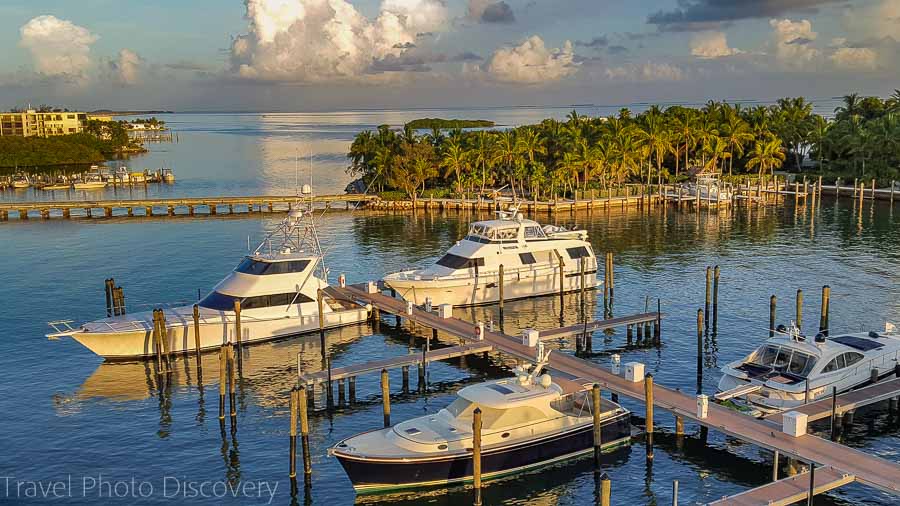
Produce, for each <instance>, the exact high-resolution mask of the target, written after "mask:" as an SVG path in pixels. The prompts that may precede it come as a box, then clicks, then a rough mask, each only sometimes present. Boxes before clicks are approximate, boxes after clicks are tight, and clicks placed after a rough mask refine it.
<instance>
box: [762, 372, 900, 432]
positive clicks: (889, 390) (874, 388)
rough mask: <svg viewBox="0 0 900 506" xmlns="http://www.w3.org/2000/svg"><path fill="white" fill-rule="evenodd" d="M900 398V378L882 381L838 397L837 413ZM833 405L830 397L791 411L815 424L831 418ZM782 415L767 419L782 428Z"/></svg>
mask: <svg viewBox="0 0 900 506" xmlns="http://www.w3.org/2000/svg"><path fill="white" fill-rule="evenodd" d="M898 396H900V378H897V379H891V380H887V381H882V382H880V383H875V384H873V385H869V386H867V387H864V388H860V389H858V390H851V391H849V392H844V393H842V394H840V395H838V396H837V406H836V409H835V412H836V414H837V415H841V414H843V413H845V412H847V411H853V410H854V409H857V408H861V407H863V406H868V405H869V404H875V403H876V402H881V401H884V400H887V399H891V398H893V397H898ZM831 404H832V398H831V396H828V397H825V398H823V399H819V400H817V401H814V402H810V403H808V404H804V405H803V406H797V407H796V408H793V409H791V411H796V412H798V413H803V414H805V415H806V416H807V422H814V421H816V420H821V419H823V418H828V417H829V416H831ZM781 415H782V414H781V413H773V414H771V415H768V416H766V417H765V418H766V419H767V420H770V421H772V422H774V423H777V424H778V425H779V426H780V425H781V420H782V417H781Z"/></svg>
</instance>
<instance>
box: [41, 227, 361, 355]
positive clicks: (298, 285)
mask: <svg viewBox="0 0 900 506" xmlns="http://www.w3.org/2000/svg"><path fill="white" fill-rule="evenodd" d="M276 240H280V242H281V244H279V245H277V246H274V245H273V244H272V243H273V241H276ZM322 261H323V259H322V253H321V248H320V247H319V241H318V236H317V234H316V231H315V224H314V222H313V218H312V210H311V209H309V210H299V209H298V210H294V211H292V212H291V213H290V214H289V215H288V216H287V217H286V218H285V219H284V220H283V221H282V222H281V224H280V225H279V227H278V228H277V229H276V230H275V231H274V232H272V233H271V234H269V235H268V236H267V238H266V240H265V241H263V243H262V244H260V246H259V247H258V248H257V249H256V251H254V252H253V253H252V254H250V255H247V256H246V257H245V258H244V259H243V260H242V261H241V263H240V264H238V266H237V267H236V268H235V269H234V271H233V272H231V273H230V274H229V275H228V276H226V277H225V279H223V280H222V281H220V282H219V284H217V285H216V286H215V287H214V288H213V290H212V292H210V293H209V294H208V295H207V296H206V297H205V298H203V299H202V300H201V301H200V302H199V303H198V305H199V311H200V319H199V321H200V348H201V350H208V349H217V348H219V347H220V346H221V345H222V344H223V343H226V342H232V343H234V342H236V341H237V339H236V337H235V335H234V331H235V312H234V303H235V301H236V300H239V301H241V333H242V336H241V343H242V344H247V343H253V342H259V341H266V340H270V339H276V338H279V337H284V336H289V335H295V334H301V333H304V332H311V331H315V330H318V329H319V314H318V300H317V296H318V290H319V289H324V288H326V287H327V286H328V283H327V275H326V272H327V271H326V270H325V267H324V265H323V263H322ZM316 271H319V273H318V274H317V272H316ZM323 300H324V304H323V317H324V320H325V323H324V326H325V327H326V328H332V327H339V326H343V325H351V324H356V323H359V322H363V321H365V320H366V318H367V317H368V314H369V310H368V308H366V307H363V306H360V305H357V304H354V303H351V302H347V301H339V300H333V299H331V298H329V297H323ZM164 312H165V318H166V338H167V339H168V340H169V343H168V344H169V350H171V351H172V352H174V353H191V352H194V351H195V340H194V339H195V338H194V317H193V307H192V306H190V305H186V306H181V307H174V308H170V309H165V310H164ZM69 323H70V322H68V321H61V322H51V326H53V327H54V329H55V330H56V332H53V333H51V334H48V335H47V337H49V338H51V339H52V338H58V337H62V336H71V337H72V338H73V339H75V340H76V341H78V342H79V343H81V344H82V345H84V346H85V347H87V348H88V349H90V350H91V351H93V352H94V353H96V354H97V355H100V356H102V357H104V358H106V359H109V360H116V359H134V358H141V357H151V356H153V355H154V353H155V350H154V343H153V338H152V336H153V313H152V311H144V312H138V313H130V314H127V315H121V316H113V317H109V318H103V319H101V320H96V321H93V322H89V323H85V324H83V325H81V326H80V327H79V328H72V327H71V326H70V325H69Z"/></svg>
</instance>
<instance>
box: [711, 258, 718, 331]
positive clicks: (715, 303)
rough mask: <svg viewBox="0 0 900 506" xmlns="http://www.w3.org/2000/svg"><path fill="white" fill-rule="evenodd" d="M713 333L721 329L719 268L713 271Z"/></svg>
mask: <svg viewBox="0 0 900 506" xmlns="http://www.w3.org/2000/svg"><path fill="white" fill-rule="evenodd" d="M712 326H713V332H715V331H716V330H718V327H719V266H718V265H717V266H716V267H715V269H713V324H712Z"/></svg>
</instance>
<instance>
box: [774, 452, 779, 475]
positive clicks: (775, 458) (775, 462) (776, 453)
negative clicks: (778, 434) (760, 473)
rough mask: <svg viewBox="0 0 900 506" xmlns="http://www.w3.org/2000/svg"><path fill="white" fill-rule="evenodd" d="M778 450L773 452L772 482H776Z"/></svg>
mask: <svg viewBox="0 0 900 506" xmlns="http://www.w3.org/2000/svg"><path fill="white" fill-rule="evenodd" d="M778 456H779V453H778V450H775V455H774V456H773V457H772V481H778Z"/></svg>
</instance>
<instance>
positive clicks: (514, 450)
mask: <svg viewBox="0 0 900 506" xmlns="http://www.w3.org/2000/svg"><path fill="white" fill-rule="evenodd" d="M629 417H630V414H629V413H627V412H626V413H622V414H620V415H619V416H617V417H614V418H610V419H607V420H604V422H603V425H602V426H601V440H602V441H603V442H604V443H603V448H604V449H608V448H614V447H617V446H621V445H623V444H627V443H628V442H629V441H630V439H631V423H630V421H629ZM383 430H391V429H383ZM593 444H594V435H593V426H592V425H591V424H590V423H588V424H586V425H582V426H579V427H577V428H575V429H572V430H569V431H567V432H563V433H559V434H556V435H553V436H549V437H546V438H542V439H539V440H533V441H522V442H520V443H516V444H510V445H504V446H502V447H496V448H485V449H484V450H482V456H481V472H482V479H483V480H490V479H496V478H500V477H502V476H506V475H510V474H514V473H519V472H523V471H527V470H529V469H535V468H538V467H541V466H546V465H550V464H554V463H557V462H562V461H565V460H569V459H573V458H577V457H579V456H583V455H585V454H587V453H589V452H592V451H593ZM332 453H333V454H334V456H335V457H337V459H338V461H339V462H340V463H341V466H343V468H344V471H345V472H346V473H347V476H348V477H349V478H350V481H351V482H352V483H353V488H354V489H356V491H357V492H360V493H373V492H378V491H383V490H394V489H401V488H417V487H429V486H438V485H448V484H453V483H464V482H469V481H472V455H471V453H460V454H456V455H452V456H446V457H443V456H442V457H430V458H415V457H405V458H403V457H397V458H390V459H385V458H372V459H367V458H361V457H358V456H349V455H347V454H343V453H341V452H340V450H339V449H335V450H334V451H333V452H332Z"/></svg>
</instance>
